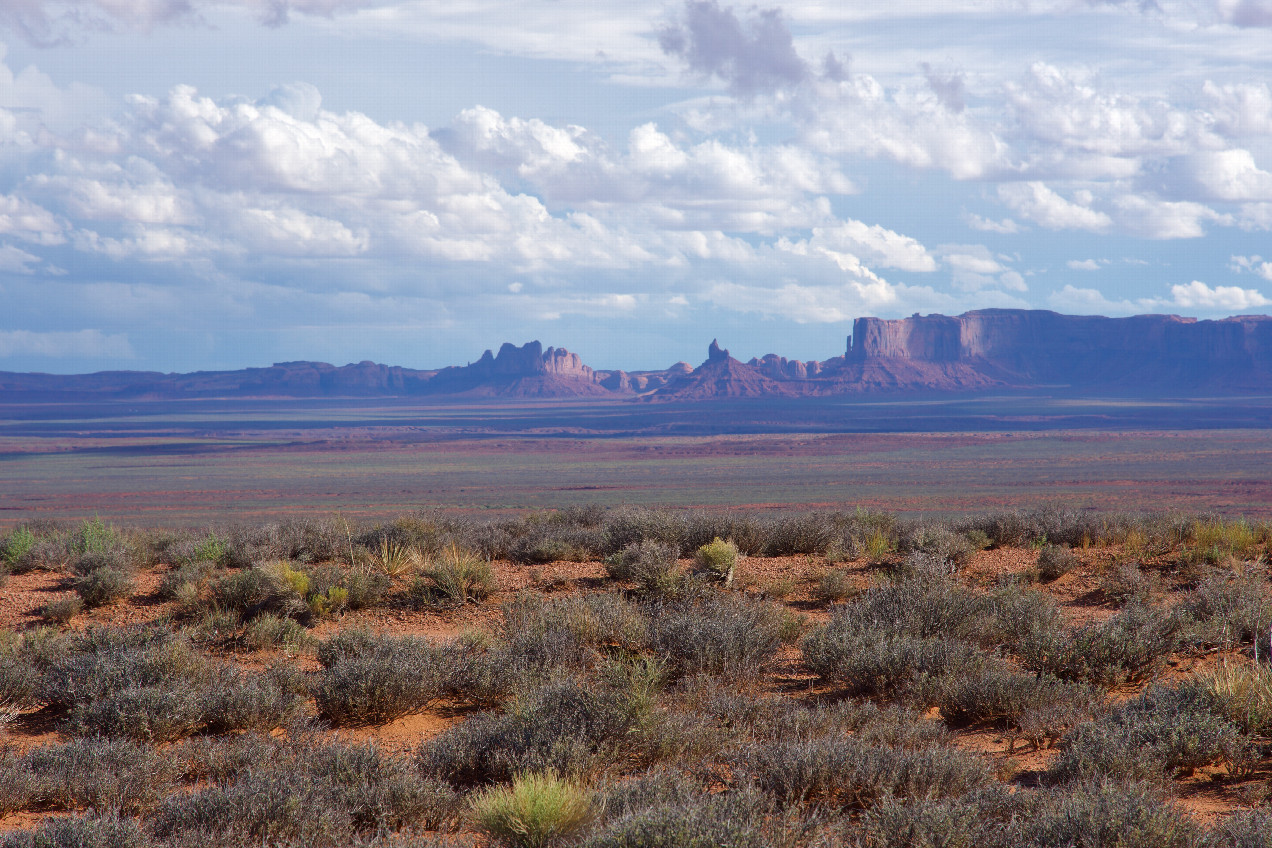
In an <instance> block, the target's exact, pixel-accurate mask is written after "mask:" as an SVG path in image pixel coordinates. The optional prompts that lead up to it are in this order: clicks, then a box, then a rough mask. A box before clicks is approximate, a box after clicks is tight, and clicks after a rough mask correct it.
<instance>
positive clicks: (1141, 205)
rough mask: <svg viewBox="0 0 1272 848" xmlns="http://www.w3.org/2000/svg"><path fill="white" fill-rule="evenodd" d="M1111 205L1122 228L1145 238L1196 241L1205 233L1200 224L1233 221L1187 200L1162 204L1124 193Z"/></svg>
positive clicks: (1145, 197)
mask: <svg viewBox="0 0 1272 848" xmlns="http://www.w3.org/2000/svg"><path fill="white" fill-rule="evenodd" d="M1113 206H1114V209H1115V212H1116V214H1117V220H1118V224H1119V225H1120V226H1121V227H1122V229H1123V230H1125V231H1126V232H1130V233H1133V234H1135V235H1139V236H1143V237H1145V238H1153V239H1180V238H1200V237H1201V236H1204V235H1205V234H1206V230H1205V227H1203V226H1202V224H1203V222H1206V221H1213V222H1217V223H1220V224H1228V223H1232V222H1233V219H1232V218H1231V216H1228V215H1224V214H1221V213H1219V212H1216V211H1215V210H1213V209H1211V208H1210V207H1209V206H1206V205H1204V204H1201V203H1193V202H1191V201H1166V200H1161V199H1158V198H1156V197H1151V196H1142V195H1134V194H1126V195H1123V196H1121V197H1117V198H1114V199H1113Z"/></svg>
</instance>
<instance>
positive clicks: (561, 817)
mask: <svg viewBox="0 0 1272 848" xmlns="http://www.w3.org/2000/svg"><path fill="white" fill-rule="evenodd" d="M472 815H473V820H474V821H475V822H476V823H477V826H478V827H479V828H481V829H482V830H483V831H485V832H486V833H488V834H490V835H491V836H492V837H494V838H495V839H497V840H498V841H500V842H502V843H504V844H505V845H509V846H514V848H539V846H542V845H547V844H548V843H549V842H551V841H552V840H554V839H557V838H564V837H569V836H571V835H572V834H574V833H577V832H578V831H579V830H581V829H582V828H583V827H584V826H585V825H586V824H587V823H588V822H589V821H590V820H591V818H592V793H591V792H590V791H588V790H587V789H586V788H585V787H583V786H581V785H579V784H578V783H576V782H575V781H573V780H567V779H563V778H560V777H558V776H557V775H556V774H554V773H552V772H546V773H543V774H523V775H520V776H518V777H517V778H515V779H514V780H513V781H512V784H511V785H510V786H494V787H491V788H490V789H487V790H485V791H483V792H481V793H480V794H478V795H477V797H476V798H475V799H474V800H473V805H472Z"/></svg>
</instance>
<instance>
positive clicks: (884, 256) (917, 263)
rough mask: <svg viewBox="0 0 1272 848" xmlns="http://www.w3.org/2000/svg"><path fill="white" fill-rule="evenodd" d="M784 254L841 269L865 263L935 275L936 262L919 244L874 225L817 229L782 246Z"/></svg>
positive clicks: (846, 223)
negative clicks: (820, 259)
mask: <svg viewBox="0 0 1272 848" xmlns="http://www.w3.org/2000/svg"><path fill="white" fill-rule="evenodd" d="M779 247H780V249H782V250H785V251H788V252H790V253H795V254H799V255H804V256H808V255H820V256H824V257H826V258H827V259H830V260H831V261H832V262H834V263H835V264H836V265H838V266H839V267H840V268H841V269H844V270H849V269H856V268H858V267H860V266H861V263H862V261H863V260H864V261H865V262H867V263H869V264H872V265H879V266H881V267H884V268H899V269H901V270H903V271H935V270H936V267H937V265H936V260H935V259H934V258H933V257H932V255H931V254H930V253H928V251H927V248H925V247H924V246H923V245H922V244H920V243H919V242H918V241H917V240H915V239H913V238H911V237H909V236H904V235H901V234H900V233H896V232H893V231H892V230H889V229H886V228H884V227H881V226H879V225H878V224H875V225H873V226H871V225H867V224H865V223H863V222H861V221H852V220H849V221H844V222H843V223H841V224H839V225H837V226H835V227H814V228H813V231H812V237H811V238H809V239H806V240H800V241H798V242H791V241H782V242H779Z"/></svg>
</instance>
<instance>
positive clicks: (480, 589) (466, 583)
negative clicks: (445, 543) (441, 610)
mask: <svg viewBox="0 0 1272 848" xmlns="http://www.w3.org/2000/svg"><path fill="white" fill-rule="evenodd" d="M494 592H495V575H494V572H493V571H491V568H490V563H489V562H488V561H486V560H484V559H482V558H481V557H480V556H478V555H477V554H475V553H473V552H471V551H467V550H464V549H462V548H460V547H459V546H458V545H455V544H452V545H451V546H450V548H449V549H447V550H445V551H443V552H442V555H441V557H439V558H438V559H437V560H436V561H433V562H429V563H427V564H426V565H425V566H424V569H423V571H422V572H421V573H420V576H419V578H418V579H417V580H416V581H415V585H414V586H412V589H411V594H412V595H413V596H414V597H416V598H417V599H419V600H421V601H423V602H426V603H439V602H440V603H444V604H466V603H470V602H471V603H477V602H478V601H481V600H483V599H485V598H488V597H490V596H491V595H492V594H494Z"/></svg>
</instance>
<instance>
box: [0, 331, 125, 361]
mask: <svg viewBox="0 0 1272 848" xmlns="http://www.w3.org/2000/svg"><path fill="white" fill-rule="evenodd" d="M135 356H136V354H135V353H134V352H133V348H132V344H131V343H130V342H129V341H128V336H127V335H124V334H122V333H119V334H106V333H103V332H102V331H101V330H72V331H52V332H35V331H33V330H0V357H4V358H6V359H7V358H13V357H47V358H53V359H71V358H78V359H132V358H134V357H135Z"/></svg>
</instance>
